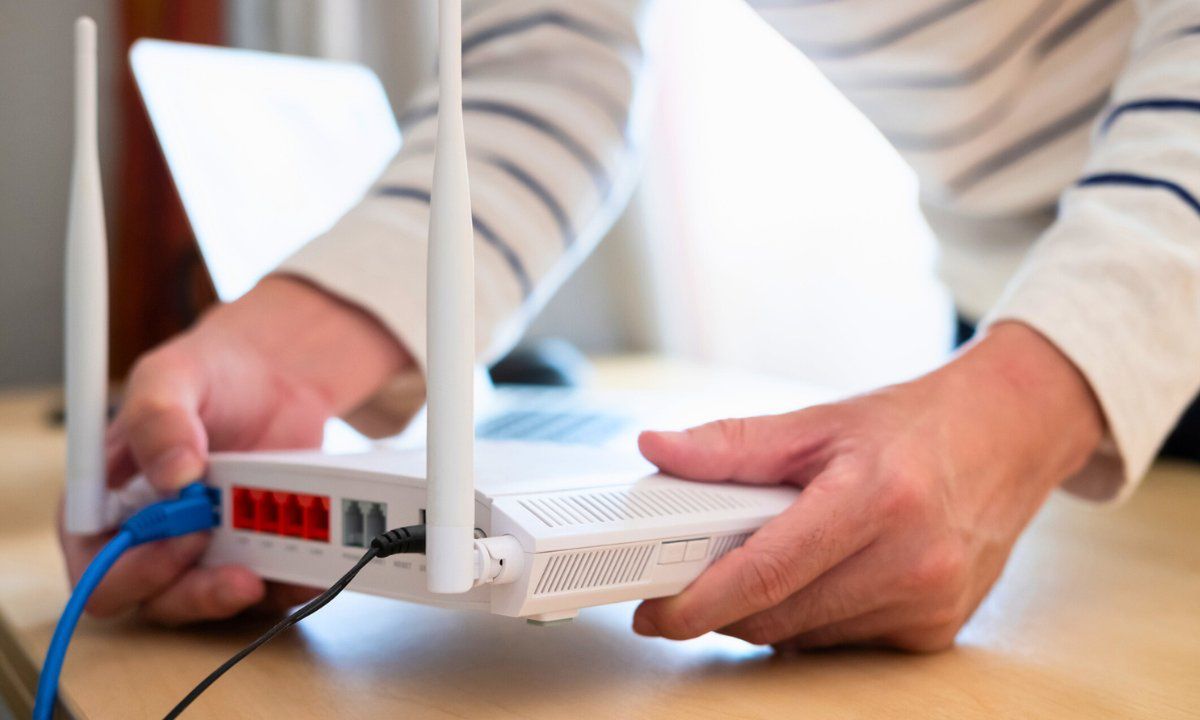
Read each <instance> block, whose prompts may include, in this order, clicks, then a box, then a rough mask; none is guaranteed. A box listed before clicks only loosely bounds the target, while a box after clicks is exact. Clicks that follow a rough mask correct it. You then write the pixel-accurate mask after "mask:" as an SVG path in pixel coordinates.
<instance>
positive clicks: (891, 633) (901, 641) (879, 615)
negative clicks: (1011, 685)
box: [776, 605, 959, 653]
mask: <svg viewBox="0 0 1200 720" xmlns="http://www.w3.org/2000/svg"><path fill="white" fill-rule="evenodd" d="M958 629H959V627H958V625H956V624H946V623H940V624H939V623H931V622H929V621H928V620H924V621H922V620H921V616H920V614H919V611H917V610H914V609H913V608H912V607H911V606H910V607H905V606H903V605H893V606H890V607H885V608H880V609H878V610H875V611H872V612H869V613H865V614H863V615H861V616H859V617H856V618H852V619H850V620H843V621H842V622H837V623H833V624H831V625H827V626H825V627H822V628H818V629H816V630H812V631H809V632H806V633H803V634H801V635H798V636H796V637H794V638H790V639H789V640H787V641H785V642H782V643H778V644H777V645H776V647H777V649H780V650H816V649H819V648H830V647H839V646H872V647H890V648H896V649H898V650H905V651H908V652H921V653H925V652H938V651H940V650H946V649H948V648H950V647H952V646H953V645H954V639H955V637H956V636H957V635H958Z"/></svg>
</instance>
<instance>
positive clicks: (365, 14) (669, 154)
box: [0, 0, 952, 391]
mask: <svg viewBox="0 0 1200 720" xmlns="http://www.w3.org/2000/svg"><path fill="white" fill-rule="evenodd" d="M435 9H436V5H435V3H434V0H173V1H171V2H166V1H165V0H108V1H102V0H88V1H83V0H56V1H55V2H32V1H30V0H0V386H31V385H46V384H53V383H56V382H58V381H59V378H60V375H61V353H62V339H61V334H62V320H61V316H62V302H61V297H62V250H63V238H64V233H65V225H66V222H65V221H66V207H67V187H68V177H69V157H70V133H71V125H70V118H71V115H70V111H71V67H72V66H71V58H72V50H71V47H72V45H71V38H72V35H71V27H72V22H73V20H74V18H75V17H76V16H78V15H80V14H88V15H91V16H92V17H94V18H95V19H96V20H97V22H98V24H99V28H100V43H101V44H100V47H101V72H100V99H101V110H100V123H101V135H100V145H101V154H102V164H103V172H104V180H105V193H106V196H105V197H106V204H107V210H108V223H109V242H110V247H111V249H112V257H111V262H112V273H113V283H112V308H113V312H114V318H113V328H112V333H113V344H112V356H113V357H112V360H113V363H112V369H113V373H114V375H115V376H116V377H120V376H121V375H122V374H123V373H124V372H125V371H126V370H127V368H128V367H129V365H130V363H131V362H132V360H133V359H134V358H136V357H137V355H138V354H140V353H141V352H143V351H144V350H145V349H147V348H149V347H151V346H153V345H154V344H156V343H157V342H160V341H161V340H162V339H164V338H166V337H168V336H169V335H171V334H172V333H174V332H177V331H178V330H179V329H181V328H183V327H185V326H186V325H187V324H189V323H190V322H192V321H193V320H194V318H195V317H196V316H197V314H198V313H199V312H201V311H202V309H203V308H204V307H205V306H206V305H207V304H209V303H211V302H213V298H214V294H213V291H212V287H211V284H210V283H209V281H208V279H207V276H206V274H205V272H204V268H203V264H202V262H201V260H200V257H199V254H198V252H197V250H196V247H195V244H194V240H193V238H192V237H191V233H190V230H189V229H188V226H187V223H186V220H185V218H184V215H183V210H182V208H181V207H180V204H179V201H178V198H177V197H176V195H175V193H174V190H173V188H172V186H171V182H170V179H169V177H168V174H167V171H166V167H165V164H164V162H163V159H162V156H161V153H160V152H159V150H158V148H157V145H156V142H155V140H154V137H153V134H152V132H151V130H150V127H149V125H148V122H147V119H146V114H145V110H144V108H143V107H142V105H141V102H140V100H139V98H138V96H137V93H136V91H135V89H134V87H133V83H132V79H131V77H130V73H129V69H128V61H127V59H126V51H127V48H128V47H129V44H130V43H131V42H132V41H133V40H134V39H136V38H139V37H159V38H167V39H175V40H187V41H191V42H198V43H206V44H216V45H228V46H235V47H244V48H251V49H256V50H265V51H271V52H282V53H291V54H298V55H307V56H315V57H326V58H336V59H343V60H351V61H356V62H362V63H364V64H366V65H368V66H370V67H371V68H372V69H373V70H374V71H375V72H376V73H377V74H378V75H379V77H380V78H381V79H382V81H383V83H384V86H385V87H386V90H387V93H388V96H389V98H390V101H391V103H392V105H393V106H394V108H395V110H396V112H397V114H400V113H402V112H403V110H404V108H405V106H406V103H407V101H408V98H409V97H410V96H411V95H412V93H413V91H414V89H415V88H416V87H417V86H418V84H419V83H420V82H422V81H423V80H425V79H427V78H429V77H431V73H432V68H433V62H432V61H433V54H434V24H435ZM655 12H656V22H655V23H654V27H655V31H654V33H653V35H652V38H651V42H650V45H651V47H650V48H649V49H650V52H651V53H652V56H653V57H654V58H655V62H656V64H657V65H658V67H659V68H660V71H661V76H662V83H663V85H662V92H661V93H659V94H658V98H657V100H656V102H657V105H658V107H657V112H656V114H655V118H654V122H653V128H652V130H651V137H650V141H649V143H648V147H649V154H648V157H647V158H646V171H645V174H644V177H643V180H642V182H641V184H640V187H639V189H638V190H637V192H636V193H635V195H634V199H633V201H632V202H631V204H630V206H629V208H628V209H627V210H626V212H625V214H624V216H623V217H622V218H621V219H620V220H619V221H618V223H617V224H616V226H615V227H614V228H613V230H612V232H611V233H610V234H609V237H608V238H607V239H606V240H605V241H604V242H603V243H602V244H601V245H600V247H599V249H598V250H597V251H596V252H595V253H594V254H593V255H592V257H591V258H590V259H589V260H588V261H587V262H586V263H585V264H584V265H583V266H582V267H581V268H580V270H579V271H578V272H577V273H576V275H575V276H574V277H573V278H572V279H571V280H570V281H569V282H568V283H567V284H566V285H565V286H564V287H563V288H562V290H561V291H560V292H559V294H558V295H557V296H556V297H555V299H554V300H553V301H552V302H551V303H550V304H549V305H548V306H547V307H546V309H545V311H544V312H543V313H542V314H541V316H540V317H539V318H538V319H537V320H536V322H535V323H534V325H533V327H532V328H531V330H530V336H531V337H559V338H564V339H566V340H568V341H570V342H571V343H573V344H575V345H576V346H577V347H579V348H580V349H582V350H583V351H585V352H587V353H589V354H604V355H609V354H625V353H660V354H667V355H670V356H674V357H679V358H683V359H686V360H693V361H696V362H701V363H706V364H714V365H720V366H727V367H731V368H736V369H742V370H749V371H754V372H761V373H767V374H770V375H776V376H781V377H787V378H792V379H798V380H802V381H806V382H810V383H813V384H817V385H822V386H827V387H830V388H834V389H837V390H841V391H854V390H858V389H863V388H866V387H870V386H874V385H878V384H881V383H886V382H891V381H895V380H899V379H903V378H906V377H910V376H912V375H914V374H917V373H919V372H921V371H923V370H925V369H928V368H929V367H931V366H933V365H935V364H937V363H938V362H940V361H941V360H942V359H943V358H944V357H945V356H946V354H947V353H948V352H949V348H950V343H951V339H952V312H951V308H950V304H949V301H948V299H947V297H946V295H945V292H944V291H943V289H942V287H941V286H940V284H939V283H938V281H937V280H936V277H935V274H934V267H935V263H936V251H935V248H934V245H933V242H932V239H931V237H930V235H929V231H928V229H927V228H926V226H925V225H924V222H923V221H922V219H921V217H920V214H919V212H918V209H917V205H916V186H915V181H914V178H913V176H912V173H911V172H910V170H909V169H908V168H907V167H906V166H905V165H904V164H903V163H902V162H901V161H900V159H899V158H898V157H897V156H896V155H895V153H894V152H893V151H892V150H891V149H890V148H889V147H888V146H887V144H886V142H885V141H884V140H883V139H882V138H881V137H880V136H879V134H878V133H877V132H876V131H875V130H874V128H872V127H871V126H870V124H869V123H868V122H867V121H866V120H865V119H863V118H862V117H861V116H860V115H859V114H858V113H857V112H856V111H855V110H853V109H852V108H851V107H850V106H849V105H848V103H847V102H846V101H845V100H844V99H843V98H842V97H841V96H840V95H839V94H838V93H837V92H836V91H835V90H833V89H832V88H831V87H830V86H829V85H828V84H827V83H826V82H825V81H824V80H823V78H821V77H820V75H819V74H818V73H817V72H816V71H815V70H814V69H813V68H812V66H811V65H809V64H808V62H807V61H806V60H805V59H804V58H803V57H801V56H800V55H799V54H797V53H796V52H795V51H794V50H793V49H792V48H791V47H790V46H788V45H787V44H786V43H785V42H784V41H783V40H782V39H780V38H778V37H776V36H775V35H774V33H773V31H771V30H770V29H769V28H768V27H766V26H765V25H764V24H762V22H761V21H760V20H759V19H758V18H757V17H756V16H754V14H753V13H752V12H751V11H750V10H749V9H748V8H746V7H745V6H743V5H742V3H741V2H740V0H663V1H662V2H660V4H659V7H658V8H657V9H656V11H655Z"/></svg>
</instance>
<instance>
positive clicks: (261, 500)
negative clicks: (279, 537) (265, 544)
mask: <svg viewBox="0 0 1200 720" xmlns="http://www.w3.org/2000/svg"><path fill="white" fill-rule="evenodd" d="M250 497H251V499H252V500H254V514H255V528H254V529H255V530H258V531H259V532H264V533H277V532H279V501H278V500H276V498H275V493H273V492H268V491H266V490H251V491H250Z"/></svg>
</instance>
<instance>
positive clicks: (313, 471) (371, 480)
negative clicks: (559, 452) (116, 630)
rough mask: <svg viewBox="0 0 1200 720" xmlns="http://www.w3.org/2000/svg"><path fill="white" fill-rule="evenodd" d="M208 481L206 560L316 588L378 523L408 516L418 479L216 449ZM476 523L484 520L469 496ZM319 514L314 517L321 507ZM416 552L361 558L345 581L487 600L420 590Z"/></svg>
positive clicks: (428, 598) (381, 526) (459, 600)
mask: <svg viewBox="0 0 1200 720" xmlns="http://www.w3.org/2000/svg"><path fill="white" fill-rule="evenodd" d="M208 482H209V484H210V485H211V486H213V487H216V488H218V489H219V490H220V491H221V498H222V503H221V515H222V517H221V526H220V527H219V528H217V529H216V530H215V531H214V532H213V543H212V546H211V547H210V549H209V551H208V553H207V555H206V557H205V563H207V564H213V565H215V564H223V563H237V564H240V565H245V566H246V567H249V568H250V569H251V570H254V571H255V572H257V573H258V574H259V575H261V576H262V577H264V578H266V579H269V580H276V581H280V582H289V583H295V584H299V585H307V586H311V587H320V588H325V587H328V586H329V585H331V584H332V583H333V582H334V581H336V580H337V579H338V578H339V577H341V576H342V575H343V574H344V573H345V572H346V570H347V569H349V568H350V566H351V565H353V564H354V563H355V562H356V561H357V560H358V559H359V558H360V557H362V554H363V552H364V550H365V547H366V544H367V543H369V542H370V539H371V538H372V537H374V536H375V535H376V534H378V533H380V532H384V531H385V530H388V529H391V528H394V527H400V526H404V525H414V524H417V523H419V522H421V520H422V516H421V513H422V510H423V508H424V507H425V491H424V488H423V487H421V485H422V484H423V481H420V480H414V479H412V478H403V477H400V476H386V475H382V474H379V473H370V472H364V471H361V470H354V469H338V468H323V467H313V466H308V467H300V466H295V465H289V464H286V463H278V462H271V461H261V462H258V461H248V460H245V459H237V460H225V459H222V458H220V456H216V457H214V459H213V462H212V464H211V467H210V472H209V478H208ZM475 509H476V521H477V523H478V525H477V527H480V528H481V529H483V530H484V531H485V532H486V531H487V530H488V529H489V527H490V522H489V513H490V509H489V508H488V506H487V505H486V504H485V503H483V502H480V501H478V500H477V501H476V503H475ZM323 514H324V522H323V523H322V515H323ZM425 576H426V567H425V556H423V555H397V556H394V557H390V558H382V559H378V560H375V561H374V562H372V563H371V564H370V565H368V566H367V567H365V568H364V569H363V570H362V572H361V573H360V574H359V576H358V578H356V579H355V581H354V586H353V588H352V589H354V590H358V591H361V592H368V593H372V594H376V595H383V596H386V597H392V598H397V599H401V600H410V601H414V602H420V603H423V604H428V605H441V606H446V607H460V608H474V609H481V610H486V609H487V608H488V601H489V597H488V594H489V590H490V588H487V587H484V588H477V589H475V590H472V591H470V592H468V593H464V594H461V595H455V596H440V595H434V594H432V593H429V592H428V591H427V590H426V587H425V586H426V581H425Z"/></svg>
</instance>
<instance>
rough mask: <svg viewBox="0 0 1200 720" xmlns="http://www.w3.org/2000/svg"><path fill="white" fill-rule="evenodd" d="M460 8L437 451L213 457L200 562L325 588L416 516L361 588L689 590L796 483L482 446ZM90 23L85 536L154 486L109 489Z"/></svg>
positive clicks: (433, 599)
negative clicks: (402, 543)
mask: <svg viewBox="0 0 1200 720" xmlns="http://www.w3.org/2000/svg"><path fill="white" fill-rule="evenodd" d="M461 12H462V11H461V1H460V0H442V1H441V2H440V3H439V19H438V25H439V43H438V81H439V88H440V100H439V103H438V132H437V140H436V153H435V162H434V176H433V185H432V201H431V209H430V225H429V243H428V246H429V249H428V270H427V272H428V296H427V306H426V312H427V330H426V332H427V348H428V361H427V365H428V368H427V388H428V391H427V395H428V397H427V403H428V405H427V413H426V421H427V448H426V449H424V450H400V449H379V450H374V451H370V452H365V453H357V454H329V453H324V452H320V451H311V452H306V451H302V452H296V451H286V452H253V453H214V454H213V455H212V456H211V458H210V465H209V473H208V478H207V483H208V484H209V485H210V486H212V487H213V488H216V489H217V490H218V491H219V494H220V497H221V523H220V525H219V527H217V528H216V529H215V530H214V531H213V535H214V538H213V543H212V545H211V547H210V550H209V551H208V553H207V555H206V556H205V558H204V562H206V563H210V564H224V563H231V562H233V563H239V564H242V565H245V566H247V567H249V568H251V569H252V570H254V571H256V572H258V573H259V574H260V575H262V576H263V577H264V578H267V579H271V580H279V581H286V582H291V583H297V584H302V585H311V586H320V587H324V586H328V585H329V584H330V583H331V582H332V581H334V580H335V579H337V578H338V577H340V576H341V575H342V574H343V573H344V572H345V571H346V569H347V567H348V566H349V565H351V564H353V563H354V562H355V561H356V560H358V559H359V558H360V557H361V555H362V553H363V549H364V548H365V547H367V546H368V545H369V544H370V541H371V539H372V538H373V537H374V536H375V535H377V534H379V533H381V532H384V531H386V530H388V529H389V528H395V527H400V526H405V525H413V524H418V523H419V524H424V525H425V527H426V554H425V555H424V556H423V557H422V556H419V555H398V556H393V557H390V558H384V559H376V560H373V561H372V562H371V563H370V564H369V565H367V566H366V567H365V568H364V569H363V570H362V572H361V573H360V575H359V576H358V579H357V580H356V581H355V584H354V589H355V590H358V591H362V592H368V593H373V594H378V595H383V596H387V597H393V598H398V599H401V600H408V601H413V602H420V603H425V604H431V605H439V606H445V607H453V608H468V609H477V610H484V611H487V612H492V613H495V614H498V615H504V616H511V617H523V618H527V619H529V620H531V621H533V622H538V623H550V622H557V621H562V620H566V619H570V618H573V617H574V616H575V615H576V614H578V612H579V610H580V609H582V608H584V607H589V606H594V605H601V604H607V603H613V602H620V601H625V600H634V599H642V598H651V597H661V596H666V595H672V594H675V593H678V592H679V591H681V590H682V589H683V588H684V587H686V586H687V585H688V583H690V582H691V581H692V580H693V579H694V578H695V577H696V576H697V575H699V574H700V572H702V571H703V570H704V568H706V567H707V566H708V565H710V564H711V563H713V562H714V561H716V560H717V559H718V558H720V557H721V556H722V555H724V554H725V553H727V552H730V551H731V550H733V549H735V548H737V547H739V546H740V545H741V544H742V543H743V542H745V540H746V539H747V538H748V537H749V536H750V534H751V533H752V532H754V531H755V530H756V529H757V528H759V527H761V526H762V525H763V524H764V523H766V522H767V521H769V520H770V519H771V518H772V517H775V516H776V515H778V514H779V513H780V512H782V511H783V510H784V509H786V508H787V507H788V506H789V505H790V504H791V503H792V502H793V501H794V499H795V498H796V495H797V493H798V492H799V491H798V490H796V489H794V488H784V487H771V488H764V487H749V486H739V485H732V484H712V483H704V484H700V483H692V482H688V481H684V480H680V479H676V478H670V477H666V476H663V475H661V474H656V475H647V474H646V465H645V463H643V462H634V461H632V460H630V459H629V457H628V456H626V455H617V454H614V453H612V452H610V451H605V450H601V449H596V448H588V447H583V446H569V445H560V444H549V443H530V442H480V443H478V445H477V444H476V440H475V437H474V408H473V396H474V382H475V372H474V360H475V348H474V329H475V320H474V306H475V292H474V288H475V277H474V233H473V227H472V221H471V200H470V185H469V182H468V175H467V151H466V137H465V132H464V127H463V111H462V69H461V59H462V58H461V46H462V30H461ZM82 22H84V21H82V20H81V23H82ZM87 22H89V23H90V21H87ZM78 32H81V31H78V30H77V33H78ZM91 32H92V35H91V39H90V41H86V42H79V43H78V44H77V66H76V78H77V99H79V98H82V99H83V100H84V101H85V102H84V103H82V104H81V105H80V106H79V107H84V106H86V107H84V109H83V110H82V111H78V110H77V114H76V155H75V175H74V178H75V179H74V181H73V185H72V189H73V192H72V213H71V225H70V230H69V233H68V244H69V251H68V262H67V274H68V297H67V315H68V322H67V392H68V398H69V402H68V407H69V418H68V434H69V437H68V487H67V493H68V500H67V517H66V528H67V530H68V531H69V532H81V533H94V532H98V531H99V530H102V529H105V528H109V527H112V526H113V525H114V524H115V522H116V519H118V518H119V516H120V515H121V514H122V510H123V509H124V510H125V511H127V510H128V508H129V507H132V506H134V505H137V504H138V502H139V500H138V498H144V496H145V491H144V483H143V484H142V487H141V489H135V490H134V491H133V492H130V493H123V494H122V495H121V496H119V497H118V496H116V495H115V494H114V493H112V492H111V491H109V490H107V489H106V487H105V483H104V472H103V470H104V467H103V463H102V459H103V427H104V425H103V422H104V421H103V406H104V402H103V378H104V366H103V363H102V361H103V358H104V356H105V352H104V351H105V346H104V340H105V337H106V334H105V332H104V329H105V328H106V327H107V317H106V310H105V309H104V305H103V299H104V295H105V293H104V290H105V282H106V279H105V276H104V274H103V273H104V264H103V262H102V261H101V260H102V259H103V257H104V252H103V249H104V235H103V208H102V206H101V204H100V201H99V198H100V186H99V172H98V164H96V162H95V157H94V156H95V120H96V118H95V105H94V103H95V88H94V82H95V79H94V78H95V59H94V54H95V39H94V29H93V30H92V31H91ZM80 37H81V36H79V35H77V40H79V38H80ZM84 40H86V38H84ZM80 48H82V49H80ZM89 54H90V59H89V58H87V57H85V58H83V59H78V58H79V57H80V56H81V55H89ZM89 82H90V83H91V89H90V93H91V94H90V96H89V95H88V94H87V87H86V86H87V85H88V83H89ZM81 86H84V91H83V92H81V91H80V90H79V88H80V87H81ZM89 108H90V109H89ZM81 278H82V279H83V281H81Z"/></svg>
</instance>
